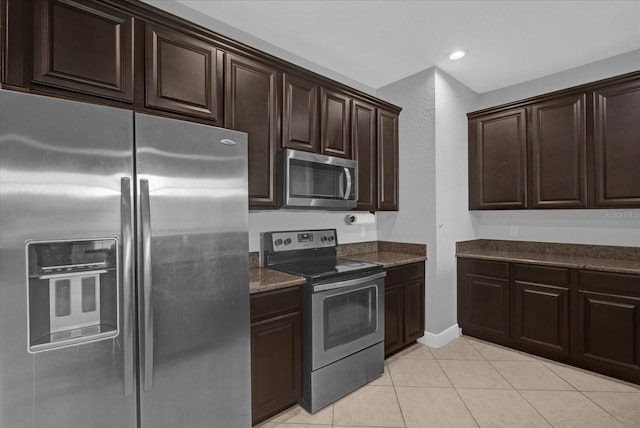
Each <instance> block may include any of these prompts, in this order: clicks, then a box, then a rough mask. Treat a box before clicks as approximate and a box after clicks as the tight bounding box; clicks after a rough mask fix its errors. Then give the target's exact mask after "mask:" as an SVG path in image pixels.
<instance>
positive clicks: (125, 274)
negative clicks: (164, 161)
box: [120, 177, 135, 397]
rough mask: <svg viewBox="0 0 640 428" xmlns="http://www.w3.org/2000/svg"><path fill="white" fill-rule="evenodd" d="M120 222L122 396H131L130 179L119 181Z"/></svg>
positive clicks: (131, 282) (131, 261)
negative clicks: (122, 345)
mask: <svg viewBox="0 0 640 428" xmlns="http://www.w3.org/2000/svg"><path fill="white" fill-rule="evenodd" d="M120 191H121V196H120V219H121V220H120V221H121V227H122V231H121V232H122V295H123V298H122V299H123V302H122V306H123V309H122V310H123V317H124V328H123V330H124V331H123V341H124V395H125V397H128V396H130V395H133V382H134V379H133V364H134V359H135V353H134V350H133V325H134V322H133V302H134V301H135V298H134V295H133V293H134V290H133V220H132V217H133V216H132V211H131V178H130V177H122V179H121V180H120Z"/></svg>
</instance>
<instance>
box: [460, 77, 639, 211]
mask: <svg viewBox="0 0 640 428" xmlns="http://www.w3.org/2000/svg"><path fill="white" fill-rule="evenodd" d="M467 116H468V118H469V209H472V210H474V209H475V210H477V209H522V208H606V207H618V208H638V207H640V168H638V165H640V143H638V142H639V141H640V72H633V73H629V74H625V75H622V76H616V77H612V78H610V79H605V80H601V81H597V82H593V83H588V84H586V85H581V86H576V87H574V88H568V89H564V90H562V91H557V92H554V93H551V94H545V95H541V96H537V97H534V98H530V99H527V100H522V101H516V102H513V103H510V104H505V105H502V106H497V107H493V108H490V109H486V110H482V111H477V112H472V113H469V114H468V115H467ZM525 117H527V120H525Z"/></svg>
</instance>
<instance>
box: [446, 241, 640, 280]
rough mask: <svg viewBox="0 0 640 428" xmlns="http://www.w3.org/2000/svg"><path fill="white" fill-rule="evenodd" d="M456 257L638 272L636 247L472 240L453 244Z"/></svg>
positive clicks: (639, 250) (639, 253) (639, 252)
mask: <svg viewBox="0 0 640 428" xmlns="http://www.w3.org/2000/svg"><path fill="white" fill-rule="evenodd" d="M456 256H457V257H462V258H470V259H482V260H496V261H507V262H517V263H528V264H543V265H547V266H558V267H568V268H577V269H591V270H601V271H607V272H618V273H628V274H640V247H617V246H607V245H582V244H561V243H553V242H529V241H502V240H492V239H476V240H473V241H462V242H458V243H456Z"/></svg>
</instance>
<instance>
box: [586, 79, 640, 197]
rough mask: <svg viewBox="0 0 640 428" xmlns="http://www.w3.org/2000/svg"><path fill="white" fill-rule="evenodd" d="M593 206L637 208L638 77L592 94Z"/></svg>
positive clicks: (639, 152) (639, 146)
mask: <svg viewBox="0 0 640 428" xmlns="http://www.w3.org/2000/svg"><path fill="white" fill-rule="evenodd" d="M593 104H594V109H595V113H594V117H595V124H594V163H595V178H594V180H595V183H594V186H595V205H596V206H597V207H616V206H619V207H640V167H638V166H639V165H640V143H639V142H640V80H636V81H633V82H627V83H623V84H619V85H615V86H609V87H605V88H603V89H599V90H596V91H595V92H594V93H593Z"/></svg>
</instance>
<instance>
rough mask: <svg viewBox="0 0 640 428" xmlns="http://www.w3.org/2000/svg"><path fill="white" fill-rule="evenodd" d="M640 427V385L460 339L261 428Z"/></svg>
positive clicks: (394, 363)
mask: <svg viewBox="0 0 640 428" xmlns="http://www.w3.org/2000/svg"><path fill="white" fill-rule="evenodd" d="M478 426H480V427H508V428H515V427H522V428H525V427H550V426H552V427H577V428H589V427H594V428H614V427H629V428H631V427H634V428H640V386H639V385H634V384H630V383H626V382H622V381H619V380H616V379H612V378H609V377H606V376H601V375H598V374H596V373H592V372H588V371H585V370H581V369H578V368H575V367H570V366H567V365H564V364H560V363H556V362H553V361H549V360H545V359H543V358H539V357H536V356H533V355H529V354H525V353H522V352H518V351H514V350H512V349H508V348H504V347H501V346H498V345H494V344H492V343H487V342H483V341H480V340H476V339H473V338H469V337H466V336H464V337H460V338H458V339H456V340H454V341H452V342H451V343H449V344H447V345H446V346H444V347H443V348H440V349H434V348H429V347H427V346H424V345H421V344H416V345H414V346H412V347H410V348H408V349H407V350H405V351H403V352H401V353H400V354H397V355H395V356H393V357H391V358H389V359H388V360H387V361H385V372H384V375H383V376H381V377H380V378H378V379H376V380H375V381H373V382H371V383H369V384H368V385H365V386H363V387H362V388H360V389H358V390H356V391H354V392H353V393H351V394H349V395H348V396H346V397H344V398H342V399H340V400H338V401H336V402H335V403H334V404H332V405H330V406H328V407H326V408H324V409H322V410H320V411H319V412H317V413H315V414H313V415H311V414H309V413H307V412H306V411H304V410H303V409H302V408H301V407H299V406H295V407H293V408H291V409H289V410H287V411H285V412H283V413H281V414H279V415H276V416H275V417H273V418H271V419H270V420H269V421H266V422H264V423H262V424H260V425H259V427H260V428H322V427H324V428H329V427H333V428H346V427H352V428H353V427H358V428H372V427H384V428H428V427H437V428H441V427H455V428H458V427H460V428H463V427H478Z"/></svg>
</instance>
